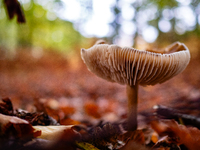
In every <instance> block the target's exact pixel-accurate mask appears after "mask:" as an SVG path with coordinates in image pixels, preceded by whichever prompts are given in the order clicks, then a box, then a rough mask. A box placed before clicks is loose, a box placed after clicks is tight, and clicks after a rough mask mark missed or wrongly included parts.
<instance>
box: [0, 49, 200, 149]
mask: <svg viewBox="0 0 200 150" xmlns="http://www.w3.org/2000/svg"><path fill="white" fill-rule="evenodd" d="M199 65H200V59H199V58H197V57H196V58H195V59H191V62H190V64H189V65H188V67H187V68H186V70H185V71H184V72H183V73H181V74H179V75H177V76H176V77H174V78H172V79H170V80H169V81H167V82H165V83H163V84H159V85H155V86H147V87H142V86H140V87H139V104H138V112H139V115H138V120H139V126H138V127H139V128H141V129H142V128H144V127H145V126H146V121H145V119H146V118H145V119H144V116H145V115H146V116H145V117H147V116H148V114H149V113H152V114H153V111H154V110H153V106H155V105H164V106H167V107H168V108H172V109H175V110H177V111H180V112H181V113H184V114H188V115H193V116H195V117H199V116H200V112H199V107H200V78H199V76H200V69H199ZM6 97H9V98H10V99H11V101H12V104H13V107H14V110H15V109H23V110H26V111H28V112H35V111H37V109H38V104H41V105H43V106H44V107H45V111H46V113H48V115H49V116H51V117H53V118H54V119H56V120H57V121H58V122H59V123H60V124H61V125H80V124H81V123H83V122H88V123H89V124H93V125H94V124H95V123H98V122H99V121H102V120H103V121H104V122H117V121H119V120H123V119H125V118H126V112H127V100H126V87H125V86H124V85H119V84H117V83H110V82H107V81H105V80H103V79H100V78H98V77H97V76H95V75H94V74H92V73H91V72H89V71H88V70H87V67H86V66H85V64H84V63H83V61H82V60H81V59H80V56H79V54H77V56H76V57H72V58H69V57H67V56H65V55H61V54H58V53H55V52H44V54H43V55H42V56H41V57H39V58H34V57H33V56H32V55H31V52H30V51H29V50H19V51H18V52H17V54H16V56H15V57H14V58H12V59H8V58H6V57H4V55H1V57H0V98H1V99H3V98H6ZM144 114H145V115H144ZM83 149H84V148H83Z"/></svg>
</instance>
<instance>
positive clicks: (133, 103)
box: [126, 83, 138, 131]
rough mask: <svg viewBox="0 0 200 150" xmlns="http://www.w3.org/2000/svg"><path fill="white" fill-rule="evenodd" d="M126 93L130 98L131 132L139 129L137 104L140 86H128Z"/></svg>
mask: <svg viewBox="0 0 200 150" xmlns="http://www.w3.org/2000/svg"><path fill="white" fill-rule="evenodd" d="M126 93H127V98H128V119H127V128H128V130H129V131H134V130H136V129H137V103H138V84H137V83H136V84H135V85H134V86H130V85H127V86H126Z"/></svg>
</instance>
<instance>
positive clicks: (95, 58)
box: [81, 41, 190, 131]
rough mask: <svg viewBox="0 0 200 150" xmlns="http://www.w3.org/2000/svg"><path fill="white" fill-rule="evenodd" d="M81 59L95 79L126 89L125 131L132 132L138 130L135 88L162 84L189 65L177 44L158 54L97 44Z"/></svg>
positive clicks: (183, 48)
mask: <svg viewBox="0 0 200 150" xmlns="http://www.w3.org/2000/svg"><path fill="white" fill-rule="evenodd" d="M81 57H82V59H83V61H84V63H85V64H86V66H87V67H88V69H89V70H90V71H91V72H93V73H94V74H96V75H97V76H99V77H101V78H103V79H105V80H107V81H111V82H117V83H119V84H126V85H127V89H126V91H127V97H128V118H127V129H128V130H129V131H131V130H136V129H137V103H138V85H142V86H146V85H155V84H157V83H163V82H165V81H167V80H169V79H170V78H172V77H174V76H175V75H177V74H179V73H181V72H182V71H183V70H184V69H185V68H186V66H187V65H188V63H189V61H190V52H189V50H188V48H187V47H186V46H185V45H184V44H183V43H180V42H176V43H173V44H172V45H170V46H168V47H167V48H166V49H164V51H163V52H157V51H153V50H137V49H134V48H129V47H124V48H121V47H119V46H117V45H108V44H105V43H104V42H102V41H100V42H96V44H95V45H94V46H92V47H91V48H89V49H87V50H85V49H81Z"/></svg>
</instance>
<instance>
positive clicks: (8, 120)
mask: <svg viewBox="0 0 200 150" xmlns="http://www.w3.org/2000/svg"><path fill="white" fill-rule="evenodd" d="M40 134H41V132H40V131H35V129H34V128H33V127H32V125H31V124H30V123H29V122H28V121H26V120H23V119H20V118H18V117H14V116H7V115H3V114H0V136H3V137H4V138H5V137H6V138H10V137H11V136H14V137H16V138H21V137H22V138H24V137H29V138H34V137H37V136H39V135H40Z"/></svg>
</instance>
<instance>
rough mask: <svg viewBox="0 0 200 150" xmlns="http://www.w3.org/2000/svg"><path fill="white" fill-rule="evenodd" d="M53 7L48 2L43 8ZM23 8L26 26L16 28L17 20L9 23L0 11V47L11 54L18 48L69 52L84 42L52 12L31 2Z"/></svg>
mask: <svg viewBox="0 0 200 150" xmlns="http://www.w3.org/2000/svg"><path fill="white" fill-rule="evenodd" d="M54 4H55V3H54V2H53V1H52V2H51V1H49V2H48V4H46V5H54ZM22 6H23V7H24V13H25V17H26V23H25V24H17V23H16V18H15V19H14V20H8V18H7V17H6V15H5V10H4V9H3V8H1V9H0V11H1V12H2V13H0V28H1V30H0V46H1V47H5V48H6V49H9V50H11V49H15V48H16V47H17V46H20V47H21V46H28V47H32V46H33V47H41V48H44V49H55V50H59V51H67V52H69V51H70V50H72V49H74V48H76V47H77V46H79V45H80V44H81V42H82V40H83V39H84V37H83V36H81V35H80V33H79V32H77V31H75V29H74V28H73V24H72V23H71V22H68V21H64V20H61V19H59V18H58V17H57V16H56V14H55V12H54V11H52V9H49V10H48V9H47V8H45V7H44V6H42V5H39V4H37V3H36V2H35V1H33V0H31V1H30V2H28V3H24V4H23V5H22ZM11 45H12V46H11Z"/></svg>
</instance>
